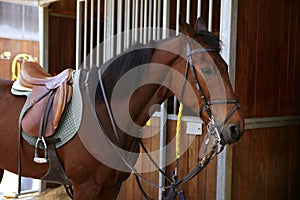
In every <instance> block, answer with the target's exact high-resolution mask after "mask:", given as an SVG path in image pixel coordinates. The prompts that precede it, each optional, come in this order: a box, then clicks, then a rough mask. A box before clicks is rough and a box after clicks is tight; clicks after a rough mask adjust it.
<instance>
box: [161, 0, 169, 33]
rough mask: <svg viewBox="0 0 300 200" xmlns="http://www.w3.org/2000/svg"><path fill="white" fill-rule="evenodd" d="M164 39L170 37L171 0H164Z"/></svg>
mask: <svg viewBox="0 0 300 200" xmlns="http://www.w3.org/2000/svg"><path fill="white" fill-rule="evenodd" d="M162 26H163V29H164V31H163V39H164V38H166V37H168V31H167V29H168V28H169V26H170V0H163V25H162Z"/></svg>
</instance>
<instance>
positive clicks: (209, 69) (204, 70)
mask: <svg viewBox="0 0 300 200" xmlns="http://www.w3.org/2000/svg"><path fill="white" fill-rule="evenodd" d="M201 72H202V73H203V74H204V75H207V76H211V75H213V68H212V67H211V66H210V67H204V68H202V69H201Z"/></svg>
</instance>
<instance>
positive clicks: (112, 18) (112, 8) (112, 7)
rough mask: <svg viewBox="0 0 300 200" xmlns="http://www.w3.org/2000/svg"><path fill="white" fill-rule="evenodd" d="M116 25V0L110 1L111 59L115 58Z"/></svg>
mask: <svg viewBox="0 0 300 200" xmlns="http://www.w3.org/2000/svg"><path fill="white" fill-rule="evenodd" d="M114 24H115V0H110V27H109V28H110V33H109V44H110V57H109V59H110V58H112V57H113V56H114V54H115V53H114V50H115V48H114V43H115V42H114V39H113V37H114Z"/></svg>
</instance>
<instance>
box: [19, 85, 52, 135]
mask: <svg viewBox="0 0 300 200" xmlns="http://www.w3.org/2000/svg"><path fill="white" fill-rule="evenodd" d="M51 95H53V94H52V93H50V91H49V90H48V89H47V88H46V87H37V88H33V91H32V93H31V95H30V98H29V104H28V105H29V106H28V110H27V112H26V113H25V115H24V116H23V119H22V121H21V125H22V128H23V130H24V131H25V132H26V133H28V134H30V135H32V136H34V137H38V136H39V133H40V130H41V128H42V127H41V126H42V123H43V122H42V120H43V118H44V117H45V109H46V106H47V104H48V103H50V104H51V103H52V102H51ZM52 101H53V98H52ZM47 121H48V122H49V121H53V113H52V112H51V111H50V112H49V113H47ZM44 132H45V133H47V135H49V134H50V135H51V133H54V132H55V129H54V127H53V124H52V123H47V124H46V126H45V131H44Z"/></svg>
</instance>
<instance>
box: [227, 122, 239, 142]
mask: <svg viewBox="0 0 300 200" xmlns="http://www.w3.org/2000/svg"><path fill="white" fill-rule="evenodd" d="M229 130H230V135H231V138H232V139H234V140H238V139H239V138H240V137H241V130H240V128H239V126H238V125H230V126H229Z"/></svg>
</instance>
